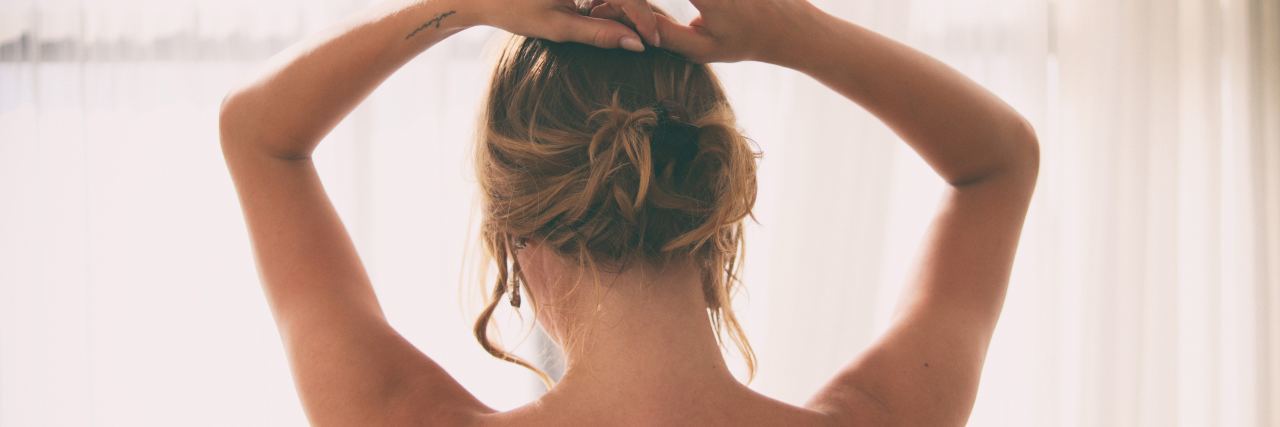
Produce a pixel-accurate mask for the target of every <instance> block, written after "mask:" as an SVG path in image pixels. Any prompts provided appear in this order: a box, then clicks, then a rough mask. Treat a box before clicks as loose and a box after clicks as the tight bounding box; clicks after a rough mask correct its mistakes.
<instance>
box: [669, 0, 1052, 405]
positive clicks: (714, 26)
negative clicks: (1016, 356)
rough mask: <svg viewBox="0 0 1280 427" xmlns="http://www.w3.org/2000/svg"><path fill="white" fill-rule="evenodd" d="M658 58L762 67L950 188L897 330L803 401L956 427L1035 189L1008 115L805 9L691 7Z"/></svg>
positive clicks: (1029, 161) (983, 93)
mask: <svg viewBox="0 0 1280 427" xmlns="http://www.w3.org/2000/svg"><path fill="white" fill-rule="evenodd" d="M693 3H694V5H695V6H697V7H698V9H699V10H700V11H701V12H702V16H701V17H699V18H697V19H695V20H694V21H693V22H691V23H690V24H689V26H686V25H682V24H679V23H676V22H674V21H671V20H668V19H663V20H662V21H661V22H660V25H659V32H660V34H661V37H662V40H663V43H664V45H663V47H665V48H668V49H671V50H675V51H677V52H680V53H682V54H684V55H686V56H688V57H690V58H691V59H693V60H696V61H701V62H711V61H738V60H758V61H764V62H769V63H774V64H777V65H781V66H785V67H788V68H793V69H796V70H798V71H801V72H804V73H805V74H808V75H809V76H812V77H813V78H815V79H817V80H819V81H821V82H822V83H824V84H826V85H827V86H829V87H831V88H832V89H834V90H836V91H837V92H839V93H841V94H843V95H844V96H845V97H847V98H849V99H850V100H852V101H854V102H856V103H857V104H858V105H861V106H862V107H863V108H865V109H866V110H867V111H869V112H871V113H872V114H874V115H875V116H876V117H878V118H879V119H880V120H882V121H883V122H884V123H885V124H886V125H888V126H889V127H890V128H892V129H893V130H894V131H895V132H896V133H897V134H898V135H899V136H901V137H902V139H903V140H904V141H906V143H907V144H909V145H910V146H911V147H912V148H913V149H914V150H915V151H916V152H917V153H919V154H920V156H921V157H923V158H924V159H925V161H927V162H928V163H929V165H930V166H931V167H932V168H933V169H934V170H935V171H937V173H938V174H939V175H940V176H941V177H942V178H943V179H944V180H945V181H946V182H947V183H949V184H950V188H949V190H948V192H947V194H946V197H945V200H944V202H943V204H942V205H941V207H940V210H939V212H938V213H937V215H936V217H935V219H934V221H933V224H932V226H931V228H930V231H929V233H928V235H927V237H926V240H925V242H924V246H923V248H922V249H923V250H922V252H921V255H920V258H919V263H918V266H917V268H916V270H915V274H914V275H913V277H912V279H911V283H909V285H908V286H907V289H906V290H905V291H904V294H903V295H902V297H901V300H900V303H899V306H898V309H897V311H896V314H895V318H894V321H893V324H892V325H891V326H890V328H889V330H888V331H887V332H886V333H885V334H884V335H883V336H882V337H881V338H880V339H879V340H877V341H876V342H875V343H874V344H873V345H872V346H871V347H870V348H869V349H868V350H867V351H866V352H864V353H863V354H862V355H860V356H859V357H858V358H856V359H855V360H854V361H853V362H851V363H850V364H849V365H848V366H847V367H846V368H844V369H843V370H842V371H841V372H840V373H839V374H837V376H836V377H835V378H834V379H833V380H832V381H831V382H830V383H829V384H828V385H827V386H826V387H824V388H823V390H822V391H820V392H819V393H818V394H817V395H816V396H815V397H814V398H813V400H811V401H810V403H809V406H810V407H811V408H814V409H817V410H820V411H822V412H825V413H829V414H831V415H832V416H833V417H835V418H837V419H838V420H840V421H842V422H843V423H847V424H862V423H870V424H871V425H885V424H893V425H898V424H905V425H964V423H965V422H966V420H967V419H968V416H969V413H970V411H971V409H972V407H973V402H974V399H975V397H976V393H977V389H978V380H979V378H980V375H981V371H982V366H983V361H984V359H985V357H986V351H987V347H988V344H989V343H990V340H991V335H992V331H993V330H994V328H995V325H996V320H997V319H998V318H999V315H1000V310H1001V307H1002V305H1003V302H1004V296H1005V290H1006V288H1007V285H1008V281H1009V274H1010V270H1011V267H1012V264H1013V258H1014V253H1015V252H1016V249H1017V245H1018V239H1019V235H1020V233H1021V230H1022V224H1023V221H1024V219H1025V216H1026V212H1027V208H1028V205H1029V203H1030V200H1031V195H1032V191H1033V189H1034V188H1035V182H1036V176H1037V173H1038V168H1039V148H1038V143H1037V140H1036V136H1035V132H1034V131H1033V130H1032V129H1031V127H1030V126H1029V125H1028V124H1027V121H1026V120H1024V119H1023V118H1022V116H1020V115H1019V114H1018V113H1017V112H1016V111H1014V110H1013V109H1012V108H1010V107H1009V106H1008V105H1007V104H1005V103H1004V102H1002V101H1001V100H1000V99H999V98H997V97H995V96H994V95H992V94H991V93H990V92H988V91H987V90H985V89H983V88H982V87H981V86H979V85H977V84H976V83H974V82H973V81H971V80H969V79H968V78H966V77H964V76H963V75H961V74H960V73H958V72H956V71H955V70H952V69H951V68H949V67H947V66H946V65H944V64H943V63H941V62H939V61H937V60H935V59H933V58H931V57H929V56H927V55H925V54H923V53H921V52H919V51H916V50H914V49H912V48H910V47H907V46H905V45H903V44H900V43H897V42H895V41H893V40H890V39H888V38H886V37H884V36H881V35H879V34H876V33H874V32H872V31H870V30H867V29H865V28H862V27H860V26H858V25H855V24H853V23H850V22H847V21H844V20H841V19H839V18H836V17H833V16H831V15H829V14H826V13H824V12H822V11H820V10H818V9H817V8H815V7H813V6H812V5H810V4H809V3H807V2H804V1H800V0H758V1H757V2H753V4H752V6H751V7H750V8H743V7H738V6H735V4H739V3H736V2H733V1H728V0H694V1H693Z"/></svg>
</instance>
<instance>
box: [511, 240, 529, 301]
mask: <svg viewBox="0 0 1280 427" xmlns="http://www.w3.org/2000/svg"><path fill="white" fill-rule="evenodd" d="M512 246H514V247H515V250H517V251H518V250H521V249H524V248H525V247H528V246H529V241H528V239H526V238H524V237H517V238H515V242H514V244H513V245H512ZM512 258H513V261H515V260H514V258H515V256H514V255H513V256H512ZM519 277H520V263H519V262H518V261H517V262H512V263H511V286H510V287H511V306H512V307H515V308H520V280H519Z"/></svg>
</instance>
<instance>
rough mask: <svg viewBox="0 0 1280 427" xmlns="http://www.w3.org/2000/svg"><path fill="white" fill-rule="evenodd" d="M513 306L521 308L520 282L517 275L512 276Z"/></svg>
mask: <svg viewBox="0 0 1280 427" xmlns="http://www.w3.org/2000/svg"><path fill="white" fill-rule="evenodd" d="M511 306H512V307H515V308H520V281H518V280H516V274H514V273H513V274H511Z"/></svg>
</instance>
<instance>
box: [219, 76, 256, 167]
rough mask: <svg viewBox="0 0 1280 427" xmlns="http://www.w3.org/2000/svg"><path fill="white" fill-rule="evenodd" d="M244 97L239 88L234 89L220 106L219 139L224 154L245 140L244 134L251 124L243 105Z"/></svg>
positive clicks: (223, 99)
mask: <svg viewBox="0 0 1280 427" xmlns="http://www.w3.org/2000/svg"><path fill="white" fill-rule="evenodd" d="M242 98H243V97H242V95H241V93H240V91H239V90H232V91H230V92H228V93H227V95H226V96H224V97H223V98H222V104H221V105H220V106H219V107H218V141H219V142H220V143H221V144H222V151H223V155H227V154H229V151H230V150H231V149H233V148H234V147H235V145H236V144H237V143H238V142H239V141H244V136H243V134H244V132H245V129H246V128H247V127H248V126H249V124H248V123H246V122H247V120H246V117H249V116H248V115H247V114H245V112H244V111H243V110H244V109H243V107H242V106H241V105H242V104H243V103H244V101H243V99H242Z"/></svg>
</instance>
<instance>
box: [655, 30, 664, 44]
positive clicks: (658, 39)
mask: <svg viewBox="0 0 1280 427" xmlns="http://www.w3.org/2000/svg"><path fill="white" fill-rule="evenodd" d="M658 46H662V33H659V32H657V31H656V30H655V31H654V32H653V47H658Z"/></svg>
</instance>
